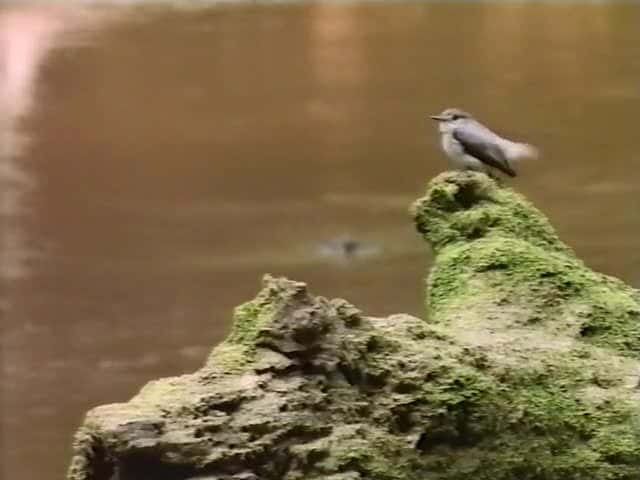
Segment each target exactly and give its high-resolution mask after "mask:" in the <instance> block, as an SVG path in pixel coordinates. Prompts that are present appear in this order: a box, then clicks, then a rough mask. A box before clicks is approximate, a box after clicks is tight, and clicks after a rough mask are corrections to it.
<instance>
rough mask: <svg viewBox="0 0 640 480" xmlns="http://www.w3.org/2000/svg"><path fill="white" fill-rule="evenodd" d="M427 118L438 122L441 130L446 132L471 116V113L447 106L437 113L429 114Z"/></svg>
mask: <svg viewBox="0 0 640 480" xmlns="http://www.w3.org/2000/svg"><path fill="white" fill-rule="evenodd" d="M429 118H431V119H432V120H435V121H437V122H438V123H439V124H440V131H441V132H447V131H449V130H453V129H454V128H455V127H456V126H458V125H459V124H460V123H463V122H465V121H466V120H468V119H470V118H472V117H471V114H469V113H467V112H465V111H464V110H460V109H459V108H447V109H446V110H443V111H442V113H440V114H438V115H429Z"/></svg>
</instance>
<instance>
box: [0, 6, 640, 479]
mask: <svg viewBox="0 0 640 480" xmlns="http://www.w3.org/2000/svg"><path fill="white" fill-rule="evenodd" d="M1 12H2V13H0V24H1V25H2V28H0V65H2V70H1V71H0V72H1V76H0V105H1V106H2V108H1V109H0V139H1V140H2V142H0V160H1V162H2V163H1V164H0V166H1V168H0V182H1V185H0V186H1V187H2V212H1V213H2V225H3V228H2V250H1V251H0V254H1V260H2V261H1V262H0V264H1V268H2V280H3V283H5V285H6V286H7V288H5V289H3V290H4V292H5V293H4V298H3V299H2V301H3V305H2V306H3V308H4V309H5V312H6V313H8V315H6V316H5V317H6V322H4V325H3V326H4V327H5V328H4V329H3V330H4V331H3V336H2V352H3V357H4V358H3V367H2V368H3V374H4V375H3V376H4V378H3V389H2V402H3V405H2V407H3V408H2V412H3V416H2V425H0V427H1V428H0V430H1V431H2V435H3V436H4V438H3V447H2V448H3V450H2V456H3V458H2V462H1V463H2V465H3V469H4V472H6V473H7V475H6V476H7V478H12V479H13V480H22V479H25V480H26V479H31V478H38V477H44V476H51V474H53V475H62V472H63V469H64V467H65V464H66V461H67V458H68V444H69V438H70V435H71V433H72V431H73V429H74V428H75V426H76V425H77V424H78V422H79V421H80V418H81V415H82V413H83V412H84V411H85V410H86V409H87V408H89V407H90V406H92V405H96V404H99V403H106V402H111V401H120V400H124V399H126V398H128V397H129V396H130V395H132V394H133V393H134V392H135V391H136V390H137V389H138V388H139V387H140V386H141V385H142V384H143V383H144V382H145V381H147V380H148V379H150V378H153V377H157V376H161V375H171V374H177V373H180V372H184V371H190V370H192V369H194V368H196V367H197V366H198V365H199V364H200V363H201V362H202V360H203V358H204V356H205V355H206V353H207V351H208V348H209V346H210V345H212V344H213V343H215V342H216V341H218V340H219V339H220V338H222V336H223V335H224V332H225V330H226V328H227V326H228V320H229V318H230V310H231V308H232V307H233V306H234V305H236V304H238V303H240V302H242V301H244V300H246V299H248V298H251V297H252V295H253V294H254V293H255V291H256V289H257V288H258V278H259V276H260V275H261V274H262V273H264V272H271V273H275V274H286V275H289V276H291V277H293V278H296V279H299V280H305V281H308V282H310V283H311V285H312V289H313V290H314V291H315V292H317V293H320V294H323V295H327V296H333V295H337V296H344V297H346V298H349V299H350V300H352V301H354V302H355V303H356V304H357V305H359V306H362V307H363V308H364V309H365V310H366V311H367V312H370V313H373V314H386V313H392V312H397V311H409V312H412V313H418V314H419V313H420V311H421V306H420V302H421V293H420V285H421V276H422V274H423V271H424V269H425V267H426V263H427V259H425V256H426V255H425V252H424V247H423V245H422V244H421V243H420V242H419V241H418V239H417V238H416V235H415V234H414V233H413V231H412V226H411V223H410V220H409V218H408V214H407V212H406V210H407V206H408V204H409V203H410V202H411V201H412V200H413V199H414V198H415V197H416V196H417V195H418V194H419V193H420V192H421V190H422V189H423V187H424V183H425V181H426V180H427V179H428V178H430V177H431V176H433V175H434V174H436V173H438V172H439V171H441V170H442V169H444V168H445V166H446V161H445V160H444V159H443V158H442V155H441V154H440V153H439V151H438V148H437V138H436V135H435V132H434V131H433V130H431V129H432V128H433V126H432V125H430V124H427V121H426V119H425V116H426V114H427V113H433V112H437V111H440V110H441V109H442V108H443V107H445V106H451V105H457V106H463V107H465V108H467V109H469V110H470V111H472V112H475V113H477V114H478V116H479V117H480V118H481V119H482V120H485V121H487V122H488V123H489V124H491V125H493V126H495V127H496V128H497V129H499V130H501V131H502V132H504V133H506V134H510V135H513V136H515V137H519V138H524V139H526V140H528V141H531V142H532V143H534V144H537V145H538V146H540V147H541V149H542V151H543V152H544V154H545V156H544V158H543V159H542V160H541V161H540V162H537V163H535V164H530V165H524V166H523V171H522V175H521V176H520V177H518V178H517V179H516V180H515V181H514V182H513V183H514V185H515V186H516V188H518V189H519V190H521V191H523V192H524V193H525V194H527V195H528V196H529V197H530V198H531V199H532V200H533V201H534V202H535V203H536V205H538V206H539V207H540V208H541V209H542V210H544V211H545V212H546V213H547V214H548V215H549V216H550V218H551V219H552V221H553V222H554V224H555V225H556V227H557V228H558V230H559V232H560V233H561V235H562V236H563V238H565V239H566V240H567V241H568V242H569V243H570V244H571V245H572V246H574V247H575V248H576V250H577V251H578V252H579V253H580V255H581V256H582V257H583V258H585V260H586V261H587V262H588V263H589V264H591V265H592V266H594V267H595V268H597V269H599V270H603V271H606V272H608V273H611V274H614V275H617V276H620V277H622V278H624V279H626V280H628V281H634V280H635V279H638V278H640V273H639V272H640V258H639V256H638V255H639V254H638V249H637V238H638V233H640V217H639V216H638V214H637V207H638V200H637V198H639V195H638V193H639V191H638V190H639V189H640V186H639V185H640V182H639V180H640V174H639V173H638V169H637V166H638V165H639V164H640V158H639V157H638V154H637V145H636V143H637V142H636V141H635V136H636V133H637V132H636V129H637V128H636V122H635V115H637V112H638V111H639V110H638V107H639V106H640V88H639V87H638V85H639V82H638V80H640V63H639V62H640V41H639V40H640V32H639V31H638V29H637V25H638V20H640V19H639V18H638V7H637V6H635V5H620V4H617V5H613V4H603V5H576V4H570V5H569V4H566V5H552V4H544V5H533V4H525V3H518V4H506V5H505V4H487V3H482V4H473V5H470V4H465V5H462V4H407V5H403V4H393V5H385V4H376V5H336V4H331V5H328V4H309V5H288V6H273V7H259V6H234V7H220V8H210V9H191V10H175V9H164V8H158V7H156V8H153V9H150V10H146V9H141V8H137V9H113V10H112V9H104V8H101V9H100V10H93V9H82V10H81V11H80V10H78V7H77V6H74V7H73V8H72V9H64V8H63V7H57V8H55V9H52V8H50V7H46V8H44V7H29V8H17V7H12V8H11V9H7V8H4V9H3V10H1ZM16 19H17V20H16ZM24 138H27V139H28V140H29V141H28V142H24V140H23V139H24ZM634 167H636V168H634ZM340 236H344V237H342V238H354V239H357V240H359V241H362V242H363V245H366V246H367V248H370V251H371V252H374V251H375V252H376V254H375V255H364V256H362V257H359V258H356V261H353V262H350V261H343V260H345V259H344V258H339V259H338V260H339V261H332V258H331V256H330V255H326V253H327V245H334V244H332V243H331V241H330V240H331V239H332V238H333V239H336V238H338V239H339V238H341V237H340ZM34 459H38V461H34Z"/></svg>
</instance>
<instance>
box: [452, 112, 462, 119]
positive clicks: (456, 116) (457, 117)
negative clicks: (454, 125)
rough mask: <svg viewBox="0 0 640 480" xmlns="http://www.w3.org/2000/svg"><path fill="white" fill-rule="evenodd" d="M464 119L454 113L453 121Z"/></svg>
mask: <svg viewBox="0 0 640 480" xmlns="http://www.w3.org/2000/svg"><path fill="white" fill-rule="evenodd" d="M460 118H462V116H460V115H458V114H457V113H454V114H453V115H451V120H458V119H460Z"/></svg>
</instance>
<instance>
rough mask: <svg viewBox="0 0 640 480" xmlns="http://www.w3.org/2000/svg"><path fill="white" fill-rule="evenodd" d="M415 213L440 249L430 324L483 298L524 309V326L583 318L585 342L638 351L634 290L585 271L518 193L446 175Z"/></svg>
mask: <svg viewBox="0 0 640 480" xmlns="http://www.w3.org/2000/svg"><path fill="white" fill-rule="evenodd" d="M413 214H414V218H415V219H416V226H417V229H418V231H419V232H420V233H422V234H423V236H424V237H425V239H426V240H427V241H428V242H429V243H430V244H431V245H432V247H433V248H434V250H435V252H436V254H437V255H436V258H435V260H434V265H433V267H432V269H431V272H430V274H429V277H428V279H427V313H428V318H429V320H430V321H432V322H442V321H446V320H447V319H448V318H449V316H448V312H450V311H453V310H461V309H473V308H476V307H477V305H478V302H484V303H490V304H493V305H496V306H500V305H503V306H504V305H512V306H519V307H521V310H522V311H523V312H524V311H526V315H527V317H526V318H522V319H520V320H518V321H520V322H522V323H527V324H529V325H533V324H536V325H539V326H540V327H541V328H551V329H554V330H555V331H558V330H563V329H571V328H574V327H575V325H574V324H577V326H578V332H577V334H576V336H577V338H579V339H580V340H584V341H587V342H589V343H592V344H594V345H598V346H602V347H610V348H614V349H615V350H617V351H619V352H621V353H623V354H625V355H631V356H635V357H640V321H638V318H640V305H639V303H638V297H637V292H635V291H634V290H633V289H631V288H629V287H627V286H625V285H624V284H622V282H620V281H618V280H616V279H613V278H610V277H607V276H605V275H601V274H598V273H595V272H593V271H592V270H590V269H589V268H587V267H586V266H585V265H584V264H583V262H582V261H581V260H579V259H578V258H577V257H576V256H575V254H574V253H573V252H572V250H571V249H570V248H569V247H567V246H566V245H565V244H563V243H562V242H561V241H560V239H559V238H558V237H557V235H556V233H555V232H554V230H553V228H552V227H551V225H550V224H549V222H548V221H547V219H546V218H545V217H544V215H543V214H542V213H540V212H539V211H538V210H536V209H535V208H534V207H533V206H532V205H531V204H530V203H529V202H528V201H526V200H525V199H524V198H523V197H522V196H521V195H519V194H518V193H516V192H514V191H513V190H511V189H509V188H506V187H502V186H500V185H498V184H497V183H495V182H494V181H493V180H491V179H489V178H488V177H487V176H486V175H483V174H478V173H473V172H468V173H464V174H460V173H457V174H450V173H448V174H444V175H442V176H440V177H438V178H436V179H434V180H433V181H432V182H431V183H430V185H429V187H428V189H427V193H426V195H425V197H423V198H422V199H420V200H418V201H417V202H416V203H415V204H414V206H413ZM572 310H575V312H574V311H572ZM576 312H577V313H576ZM523 314H524V313H523ZM568 319H570V320H568ZM516 320H517V319H514V321H516ZM563 322H564V323H563Z"/></svg>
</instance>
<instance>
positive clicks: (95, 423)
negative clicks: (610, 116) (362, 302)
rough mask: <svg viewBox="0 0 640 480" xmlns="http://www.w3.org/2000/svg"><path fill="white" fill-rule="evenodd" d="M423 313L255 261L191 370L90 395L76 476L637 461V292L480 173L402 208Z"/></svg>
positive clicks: (476, 472)
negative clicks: (115, 397) (425, 250)
mask: <svg viewBox="0 0 640 480" xmlns="http://www.w3.org/2000/svg"><path fill="white" fill-rule="evenodd" d="M412 212H413V215H414V218H415V221H416V225H417V228H418V231H419V232H420V233H421V234H422V235H423V236H424V238H425V240H427V241H428V242H429V243H430V244H431V245H432V247H433V250H434V252H435V261H434V265H433V267H432V269H431V272H430V274H429V277H428V281H427V296H426V298H427V301H426V307H427V318H426V319H424V320H422V319H418V318H415V317H411V316H408V315H402V314H401V315H393V316H391V317H388V318H374V317H366V316H363V315H362V314H361V313H360V311H358V309H357V308H355V307H354V306H352V305H350V304H349V303H348V302H346V301H344V300H327V299H325V298H322V297H317V296H314V295H312V294H310V293H309V291H308V290H307V287H306V285H305V284H303V283H299V282H294V281H290V280H286V279H281V278H280V279H278V278H272V277H269V276H267V277H266V278H265V280H264V287H263V289H262V291H261V292H260V293H259V294H258V296H257V297H256V298H255V299H254V300H252V301H250V302H248V303H245V304H244V305H241V306H240V307H238V308H237V309H236V312H235V315H234V324H233V329H232V331H231V333H230V335H229V337H228V338H227V339H226V340H225V341H224V342H223V343H222V344H220V345H218V346H217V347H216V348H214V349H213V351H212V353H211V355H210V357H209V359H208V361H207V362H206V364H205V365H204V366H203V367H202V368H201V369H200V370H198V371H197V372H195V373H193V374H191V375H184V376H181V377H175V378H168V379H161V380H157V381H154V382H151V383H149V384H148V385H146V386H145V387H144V388H143V389H142V390H141V392H140V393H139V394H138V395H137V396H136V397H134V398H133V399H132V400H131V401H129V402H127V403H123V404H114V405H106V406H102V407H98V408H95V409H93V410H91V411H90V412H89V413H88V414H87V417H86V419H85V421H84V424H83V425H82V426H81V427H80V429H79V430H78V432H77V434H76V437H75V442H74V449H75V455H74V457H73V460H72V463H71V466H70V469H69V473H68V479H69V480H109V479H120V480H144V479H154V480H158V479H166V480H183V479H184V480H186V479H193V480H195V479H202V480H204V479H208V480H214V479H215V480H222V479H236V480H241V479H242V480H249V479H265V480H267V479H269V480H270V479H287V480H294V479H333V480H338V479H341V480H346V479H372V480H373V479H375V480H400V479H403V480H406V479H439V480H458V479H460V480H462V479H469V478H472V479H487V480H489V479H491V480H556V479H557V480H578V479H581V480H583V479H594V480H614V479H615V480H632V479H634V480H635V479H638V478H640V416H639V415H638V414H639V413H640V389H639V388H638V386H639V379H640V358H639V357H640V299H639V295H638V292H637V291H636V290H634V289H632V288H630V287H628V286H626V285H624V284H623V283H622V282H620V281H619V280H616V279H614V278H611V277H607V276H604V275H601V274H598V273H595V272H593V271H591V270H589V269H588V268H587V267H585V265H584V264H583V263H582V262H581V261H580V260H579V259H578V258H576V256H575V255H574V253H573V252H572V251H571V249H570V248H569V247H567V246H566V245H564V244H563V243H562V242H561V241H560V240H559V239H558V237H557V235H556V234H555V232H554V230H553V228H552V227H551V226H550V225H549V223H548V221H547V220H546V218H545V217H544V216H543V215H542V214H541V213H540V212H538V211H537V210H536V209H535V208H534V207H533V206H531V205H530V204H529V203H528V202H527V201H526V200H525V199H524V198H523V197H522V196H520V195H519V194H517V193H515V192H514V191H512V190H510V189H508V188H505V187H502V186H500V185H498V184H496V183H495V182H494V181H493V180H491V179H489V178H488V177H487V176H485V175H483V174H479V173H472V172H467V173H460V172H458V173H446V174H443V175H440V176H439V177H437V178H436V179H434V180H433V181H432V182H431V183H430V185H429V186H428V190H427V193H426V196H425V197H423V198H422V199H420V200H418V201H417V202H416V203H415V204H414V206H413V209H412Z"/></svg>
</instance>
